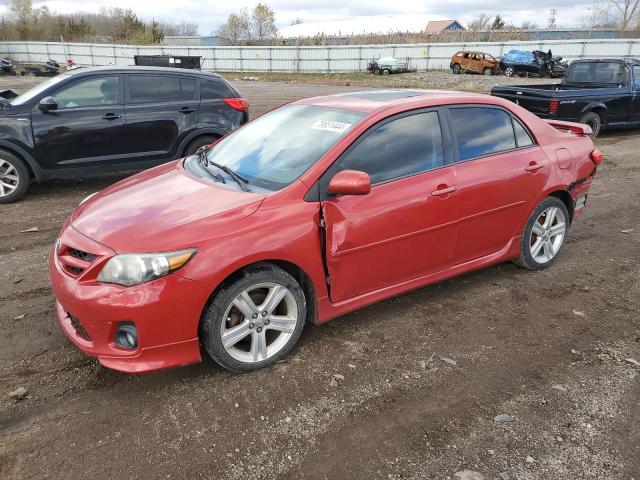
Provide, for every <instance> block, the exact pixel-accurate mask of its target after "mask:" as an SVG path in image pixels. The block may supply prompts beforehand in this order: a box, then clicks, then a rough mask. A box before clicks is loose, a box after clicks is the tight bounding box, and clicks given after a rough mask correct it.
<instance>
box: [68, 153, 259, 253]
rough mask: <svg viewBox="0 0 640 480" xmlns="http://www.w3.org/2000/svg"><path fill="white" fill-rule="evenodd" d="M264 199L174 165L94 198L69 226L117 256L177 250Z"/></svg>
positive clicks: (178, 163) (207, 235)
mask: <svg viewBox="0 0 640 480" xmlns="http://www.w3.org/2000/svg"><path fill="white" fill-rule="evenodd" d="M263 199H264V195H258V194H255V193H250V192H242V191H237V190H231V189H229V188H225V187H221V186H217V185H215V184H211V183H210V182H207V181H204V180H200V179H197V178H194V177H192V176H191V175H190V174H188V173H187V172H186V171H185V170H184V168H183V167H182V161H174V162H170V163H168V164H165V165H161V166H160V167H156V168H153V169H151V170H147V171H145V172H142V173H139V174H137V175H133V176H132V177H129V178H127V179H125V180H122V181H121V182H118V183H116V184H115V185H113V186H111V187H109V188H107V189H105V190H103V191H101V192H100V193H98V194H96V195H95V196H93V197H92V198H91V199H89V200H88V201H86V202H85V203H83V204H82V205H80V206H79V207H78V208H77V209H76V210H75V211H74V212H73V214H72V216H71V225H72V227H73V228H74V229H76V230H77V231H79V232H80V233H82V234H83V235H85V236H87V237H89V238H91V239H93V240H96V241H98V242H100V243H102V244H103V245H106V246H108V247H110V248H112V249H113V250H115V251H116V252H118V253H144V252H162V251H170V250H178V249H181V248H189V247H197V246H198V243H199V242H200V241H202V240H206V239H210V238H211V237H213V236H214V235H215V232H216V229H217V228H220V227H221V226H223V225H227V224H229V223H231V222H234V221H237V220H239V219H242V218H245V217H247V216H249V215H251V214H252V213H254V212H255V211H256V210H257V209H258V207H259V206H260V204H261V203H262V200H263Z"/></svg>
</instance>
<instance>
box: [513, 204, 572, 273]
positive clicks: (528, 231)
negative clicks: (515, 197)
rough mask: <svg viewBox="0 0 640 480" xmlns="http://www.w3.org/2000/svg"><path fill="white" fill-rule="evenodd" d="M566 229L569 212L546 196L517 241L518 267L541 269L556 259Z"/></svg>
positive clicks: (567, 228) (564, 206) (516, 261)
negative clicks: (518, 244)
mask: <svg viewBox="0 0 640 480" xmlns="http://www.w3.org/2000/svg"><path fill="white" fill-rule="evenodd" d="M568 230H569V212H568V211H567V207H566V205H565V204H564V202H563V201H562V200H560V199H559V198H556V197H547V198H545V199H544V200H543V201H542V202H540V204H539V205H538V206H537V207H536V208H535V210H534V211H533V213H532V214H531V216H530V217H529V221H528V222H527V224H526V225H525V227H524V231H523V232H522V236H521V238H520V256H519V257H518V258H517V259H516V260H515V263H516V264H517V265H520V266H521V267H524V268H527V269H529V270H544V269H545V268H548V267H549V266H550V265H551V264H552V263H553V262H554V261H555V259H556V257H557V256H558V253H559V252H560V249H561V248H562V246H563V245H564V240H565V238H566V236H567V232H568Z"/></svg>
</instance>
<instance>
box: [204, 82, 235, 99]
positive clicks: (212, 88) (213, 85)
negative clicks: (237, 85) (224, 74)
mask: <svg viewBox="0 0 640 480" xmlns="http://www.w3.org/2000/svg"><path fill="white" fill-rule="evenodd" d="M237 96H238V95H237V94H236V93H234V92H233V91H232V90H231V89H230V88H229V86H228V85H227V84H226V83H225V82H224V81H222V80H215V79H211V80H202V87H201V93H200V98H201V99H202V100H218V99H220V98H233V97H237Z"/></svg>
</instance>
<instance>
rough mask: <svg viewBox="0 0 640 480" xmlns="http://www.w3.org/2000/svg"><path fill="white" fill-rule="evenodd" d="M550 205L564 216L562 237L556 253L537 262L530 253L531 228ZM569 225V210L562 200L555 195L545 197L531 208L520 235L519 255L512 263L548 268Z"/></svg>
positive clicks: (556, 255) (534, 268) (530, 268)
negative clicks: (531, 211)
mask: <svg viewBox="0 0 640 480" xmlns="http://www.w3.org/2000/svg"><path fill="white" fill-rule="evenodd" d="M550 207H557V208H558V209H560V211H561V212H562V215H563V216H564V218H565V224H566V229H565V233H564V237H563V238H562V243H561V244H560V246H559V247H558V249H557V251H556V253H555V254H554V256H553V258H551V259H550V260H548V261H546V262H538V261H536V260H535V259H534V258H533V255H532V254H531V240H532V235H531V233H532V230H533V228H534V226H535V225H534V224H535V222H536V221H538V219H539V217H540V216H541V215H542V213H543V212H544V211H545V210H547V209H548V208H550ZM570 225H571V218H570V217H569V212H568V210H567V206H566V205H565V204H564V202H563V201H562V200H560V199H559V198H556V197H547V198H545V199H544V200H543V201H542V202H540V204H538V206H537V207H536V208H535V209H534V210H533V213H532V214H531V216H530V217H529V220H528V221H527V224H526V225H525V227H524V231H523V232H522V237H521V239H520V255H519V256H518V258H517V259H516V260H514V263H515V264H516V265H519V266H521V267H523V268H526V269H528V270H544V269H546V268H549V267H550V266H551V265H552V264H553V262H555V261H556V259H557V258H558V255H559V253H560V250H561V249H562V247H563V246H564V241H565V240H566V238H567V234H568V233H569V227H570Z"/></svg>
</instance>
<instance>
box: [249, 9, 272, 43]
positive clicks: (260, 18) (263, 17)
mask: <svg viewBox="0 0 640 480" xmlns="http://www.w3.org/2000/svg"><path fill="white" fill-rule="evenodd" d="M251 29H252V30H253V36H254V37H255V38H256V39H258V40H263V39H265V38H271V37H275V36H276V35H277V34H278V29H277V28H276V14H275V12H274V11H273V10H271V9H270V8H269V7H268V6H267V5H265V4H263V3H259V4H257V5H256V6H255V7H254V9H253V12H252V13H251Z"/></svg>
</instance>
